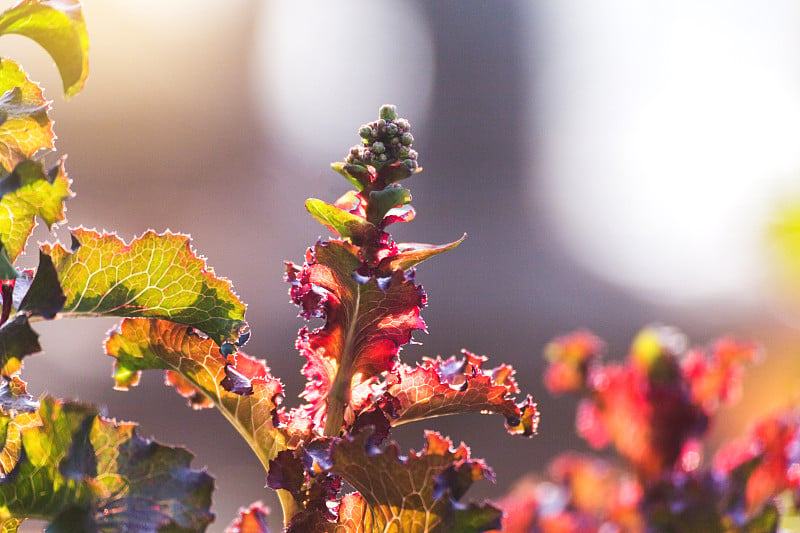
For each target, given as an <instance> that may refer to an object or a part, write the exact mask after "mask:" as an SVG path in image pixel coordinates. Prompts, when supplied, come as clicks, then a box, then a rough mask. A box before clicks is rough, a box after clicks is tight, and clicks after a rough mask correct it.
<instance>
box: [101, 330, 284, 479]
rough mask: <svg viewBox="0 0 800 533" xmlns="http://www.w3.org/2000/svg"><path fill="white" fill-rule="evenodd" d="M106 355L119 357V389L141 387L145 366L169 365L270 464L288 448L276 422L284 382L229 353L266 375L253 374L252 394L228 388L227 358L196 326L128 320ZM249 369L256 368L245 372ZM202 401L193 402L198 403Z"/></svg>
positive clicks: (111, 338) (109, 341) (233, 360)
mask: <svg viewBox="0 0 800 533" xmlns="http://www.w3.org/2000/svg"><path fill="white" fill-rule="evenodd" d="M105 348H106V353H107V354H109V355H111V356H112V357H115V358H116V359H117V361H116V362H115V364H114V380H115V382H116V385H117V388H120V389H127V388H128V387H130V386H133V385H136V384H137V383H138V380H139V374H140V373H141V371H142V370H148V369H163V370H169V371H171V372H173V373H177V374H179V375H180V376H181V378H182V379H181V380H180V381H179V383H180V384H181V386H182V387H185V390H189V391H190V393H191V395H192V398H194V395H202V396H204V397H205V398H206V399H207V400H208V401H211V402H213V403H214V405H215V406H216V407H217V409H219V410H220V411H221V412H222V413H223V414H224V415H225V418H227V419H228V420H229V421H230V422H231V424H233V426H234V427H235V428H236V429H237V431H239V433H240V434H241V435H242V437H244V439H245V440H246V441H247V443H248V444H249V445H250V447H251V448H252V449H253V451H254V452H255V453H256V455H257V456H258V457H259V459H260V460H261V461H262V463H263V464H264V465H265V466H266V465H267V464H268V463H269V461H270V460H271V459H273V458H274V457H275V455H276V454H277V453H278V451H279V450H281V449H283V448H285V437H284V436H283V433H282V432H281V431H279V430H278V429H276V428H275V427H274V425H273V411H274V410H275V407H276V404H277V402H278V401H279V398H280V395H281V394H282V386H281V384H280V382H279V381H278V380H277V379H275V378H273V377H272V376H270V375H269V373H268V369H267V368H266V367H265V366H264V365H263V362H255V361H254V360H253V359H252V358H249V357H247V356H245V355H244V354H235V355H233V356H230V357H229V360H230V364H232V365H233V366H236V365H237V362H238V363H239V364H240V365H241V366H242V367H243V368H244V367H246V366H249V367H251V368H252V367H255V366H260V368H261V376H260V377H256V376H254V375H252V373H251V374H250V378H251V385H252V387H253V393H252V394H251V395H249V396H240V395H238V394H235V393H232V392H228V391H227V390H225V389H224V388H223V387H222V385H221V382H222V381H223V379H224V378H225V377H226V374H225V368H226V366H227V365H226V361H225V359H224V358H223V357H222V355H221V354H220V352H219V346H217V345H216V344H215V343H214V342H213V341H212V340H211V339H208V338H202V337H200V336H199V335H197V334H196V333H193V332H192V330H191V328H187V327H185V326H181V325H178V324H175V323H172V322H166V321H163V320H154V319H126V320H123V321H122V324H121V325H120V327H119V329H118V330H117V331H112V332H111V333H110V335H109V337H108V339H107V340H106V344H105ZM243 372H252V370H251V371H247V370H243ZM200 401H201V400H192V405H193V406H195V405H197V404H198V402H200Z"/></svg>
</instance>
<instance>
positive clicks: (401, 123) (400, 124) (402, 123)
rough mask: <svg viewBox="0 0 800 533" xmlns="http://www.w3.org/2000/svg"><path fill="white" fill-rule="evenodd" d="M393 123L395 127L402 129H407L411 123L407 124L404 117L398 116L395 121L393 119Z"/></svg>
mask: <svg viewBox="0 0 800 533" xmlns="http://www.w3.org/2000/svg"><path fill="white" fill-rule="evenodd" d="M395 123H396V124H397V127H398V128H400V129H401V130H402V131H409V130H410V129H411V124H409V123H408V121H407V120H406V119H404V118H398V119H397V121H395Z"/></svg>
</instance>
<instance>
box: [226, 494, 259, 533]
mask: <svg viewBox="0 0 800 533" xmlns="http://www.w3.org/2000/svg"><path fill="white" fill-rule="evenodd" d="M268 515H269V508H268V507H266V506H265V505H264V504H263V503H262V502H260V501H258V502H254V503H252V504H250V507H248V508H246V509H245V508H244V507H240V508H239V517H238V518H237V519H236V520H234V521H233V522H231V524H230V525H229V526H228V527H227V528H225V533H270V532H269V528H268V527H267V516H268Z"/></svg>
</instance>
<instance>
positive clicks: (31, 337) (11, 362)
mask: <svg viewBox="0 0 800 533" xmlns="http://www.w3.org/2000/svg"><path fill="white" fill-rule="evenodd" d="M40 351H42V347H41V346H40V345H39V335H38V334H37V333H36V332H35V331H33V329H32V328H31V326H30V324H29V322H28V316H27V315H26V314H24V313H21V314H18V315H16V316H15V317H14V318H12V319H11V320H9V321H8V322H6V323H5V324H3V325H2V326H0V366H2V370H0V374H2V375H3V376H10V375H12V374H16V373H17V372H19V371H20V369H21V368H22V359H23V358H24V357H25V356H28V355H31V354H35V353H38V352H40Z"/></svg>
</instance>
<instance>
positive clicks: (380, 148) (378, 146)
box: [372, 142, 386, 154]
mask: <svg viewBox="0 0 800 533" xmlns="http://www.w3.org/2000/svg"><path fill="white" fill-rule="evenodd" d="M372 151H373V152H375V153H376V154H382V153H383V152H385V151H386V146H385V145H384V144H383V143H382V142H377V143H375V144H373V145H372Z"/></svg>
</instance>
